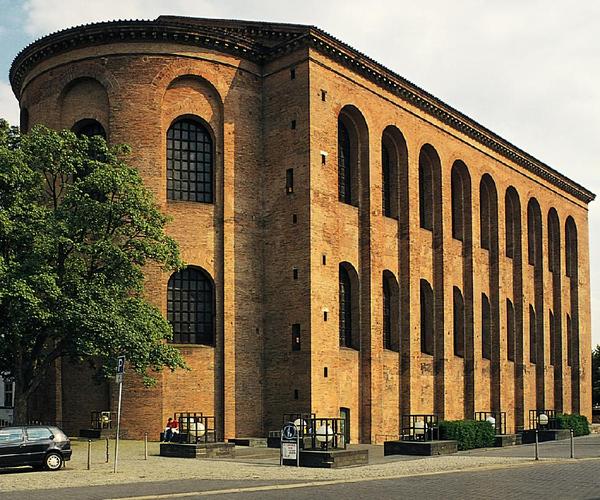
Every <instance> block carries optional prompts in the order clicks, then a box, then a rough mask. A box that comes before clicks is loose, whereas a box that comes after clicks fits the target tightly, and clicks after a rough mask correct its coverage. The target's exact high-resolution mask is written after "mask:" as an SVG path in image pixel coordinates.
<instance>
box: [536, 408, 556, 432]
mask: <svg viewBox="0 0 600 500" xmlns="http://www.w3.org/2000/svg"><path fill="white" fill-rule="evenodd" d="M559 414H560V412H558V411H556V410H540V409H537V410H529V428H530V429H540V430H547V429H558V424H557V421H556V417H557V416H558V415H559ZM543 415H546V417H548V421H547V423H544V422H543V421H540V420H543V419H544V417H543ZM540 416H542V417H541V419H540Z"/></svg>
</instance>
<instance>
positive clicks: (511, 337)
mask: <svg viewBox="0 0 600 500" xmlns="http://www.w3.org/2000/svg"><path fill="white" fill-rule="evenodd" d="M506 344H507V345H506V357H507V358H508V360H509V361H514V360H515V308H514V306H513V303H512V302H511V301H510V299H506Z"/></svg>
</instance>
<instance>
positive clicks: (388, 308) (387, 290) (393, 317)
mask: <svg viewBox="0 0 600 500" xmlns="http://www.w3.org/2000/svg"><path fill="white" fill-rule="evenodd" d="M399 304H400V302H399V288H398V281H397V280H396V277H395V276H394V274H393V273H392V272H391V271H388V270H385V271H383V348H384V349H389V350H392V351H397V350H398V349H399V346H400V334H399V330H400V328H399V326H400V318H399Z"/></svg>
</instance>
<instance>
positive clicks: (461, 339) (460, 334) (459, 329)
mask: <svg viewBox="0 0 600 500" xmlns="http://www.w3.org/2000/svg"><path fill="white" fill-rule="evenodd" d="M452 295H453V298H454V355H455V356H460V357H461V358H463V357H464V356H465V302H464V300H463V296H462V293H461V291H460V289H459V288H458V287H456V286H455V287H453V289H452Z"/></svg>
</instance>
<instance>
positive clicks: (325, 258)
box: [323, 254, 327, 266]
mask: <svg viewBox="0 0 600 500" xmlns="http://www.w3.org/2000/svg"><path fill="white" fill-rule="evenodd" d="M323 265H324V266H326V265H327V255H325V254H323Z"/></svg>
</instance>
